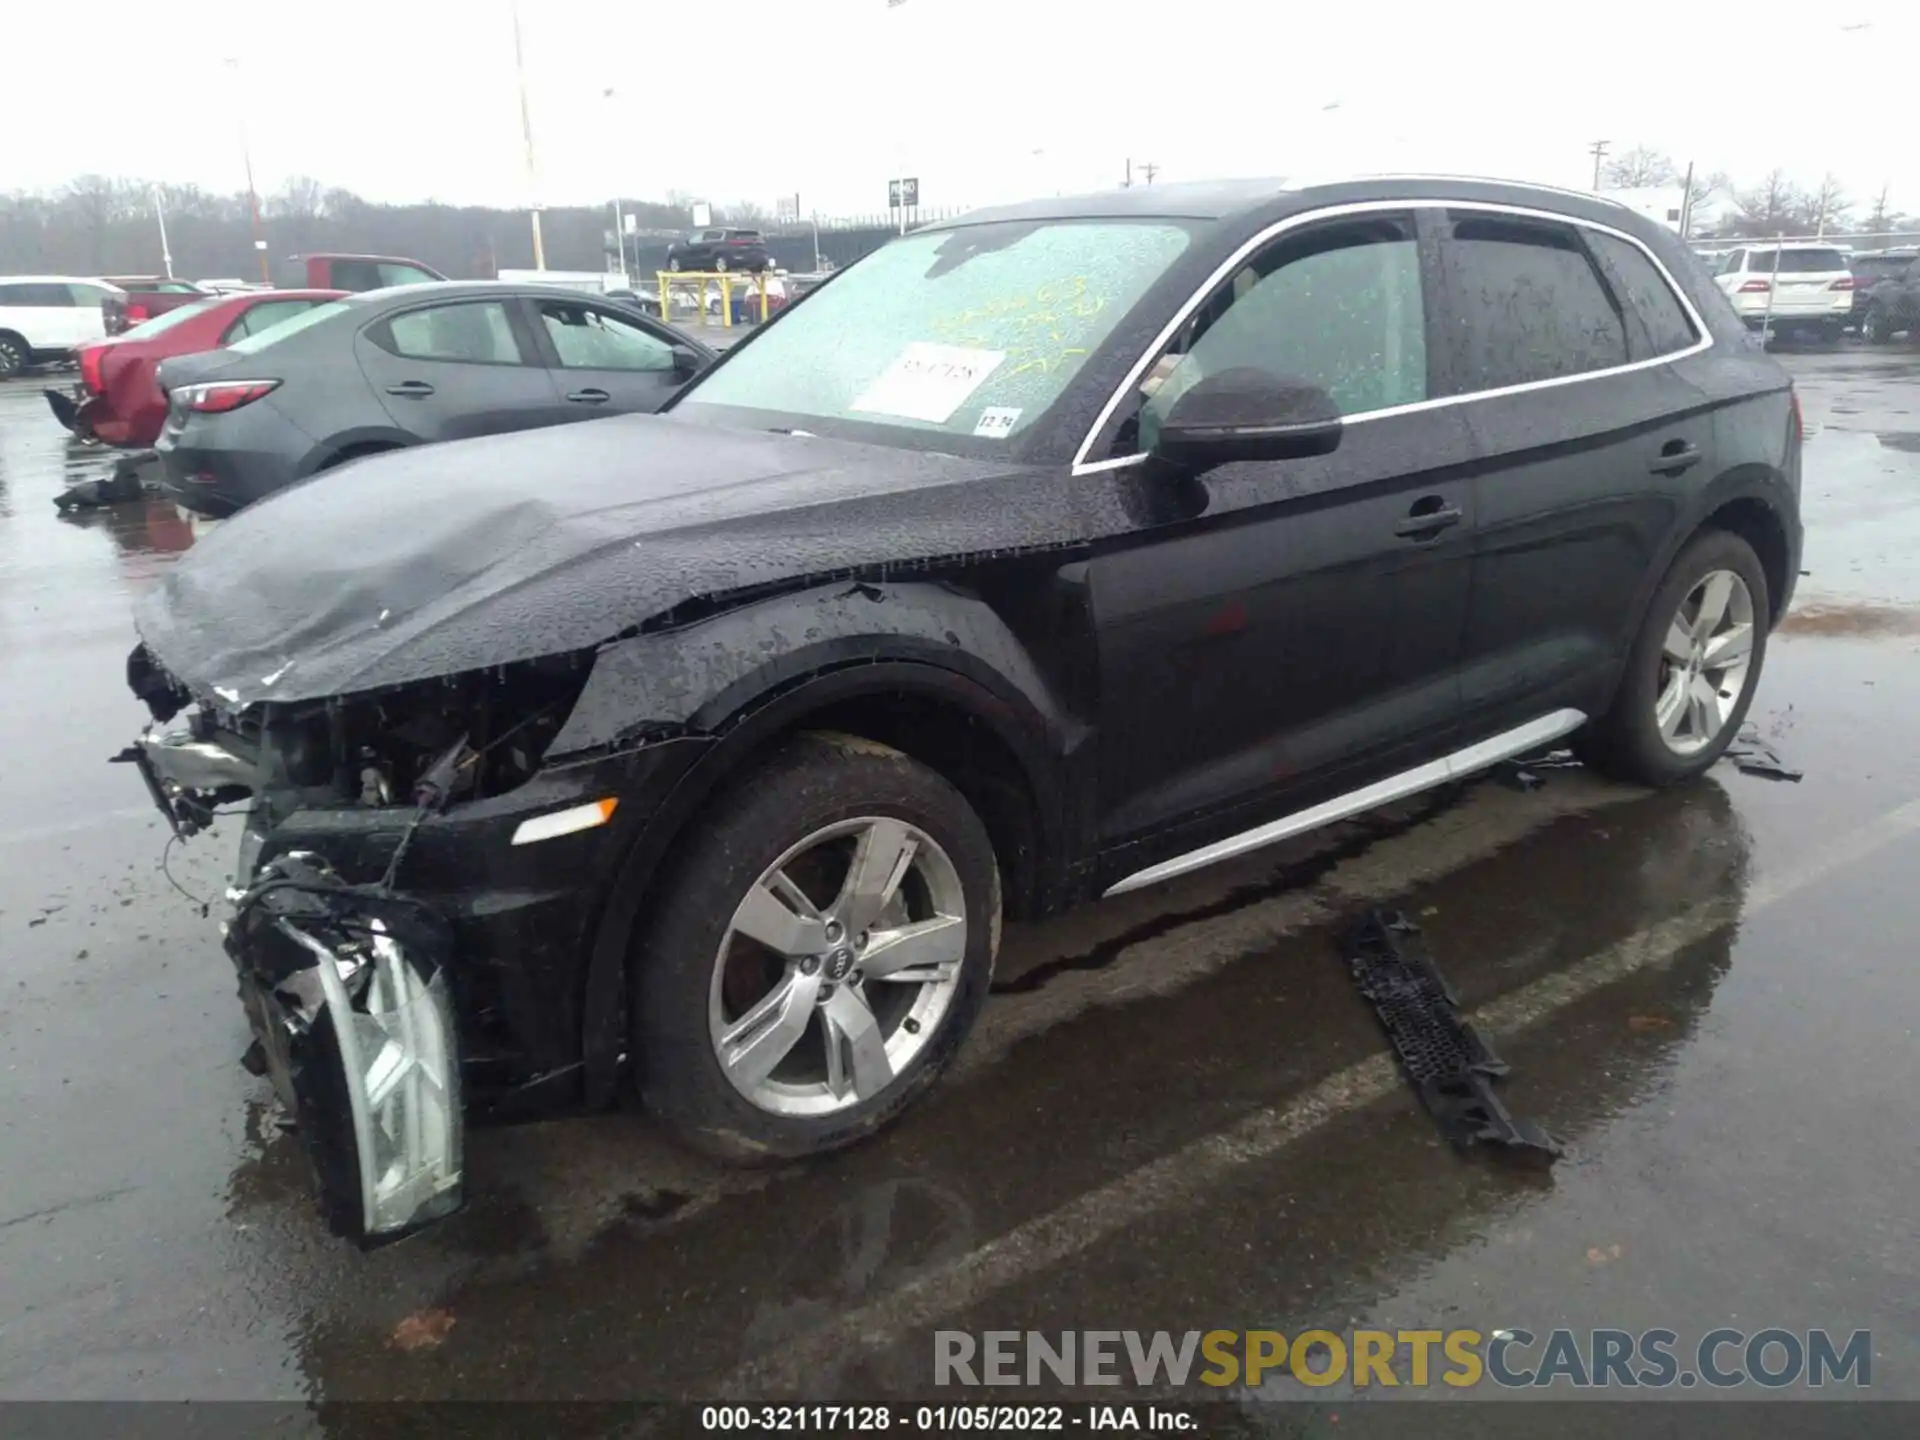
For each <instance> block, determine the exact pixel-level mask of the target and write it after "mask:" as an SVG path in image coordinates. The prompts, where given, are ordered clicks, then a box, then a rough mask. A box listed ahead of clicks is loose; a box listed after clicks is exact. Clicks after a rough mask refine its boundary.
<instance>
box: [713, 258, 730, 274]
mask: <svg viewBox="0 0 1920 1440" xmlns="http://www.w3.org/2000/svg"><path fill="white" fill-rule="evenodd" d="M713 269H714V273H715V274H718V275H724V274H726V273H727V257H726V256H724V255H721V256H717V257H716V258H715V259H714V262H713Z"/></svg>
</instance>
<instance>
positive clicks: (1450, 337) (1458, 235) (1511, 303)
mask: <svg viewBox="0 0 1920 1440" xmlns="http://www.w3.org/2000/svg"><path fill="white" fill-rule="evenodd" d="M1448 229H1449V234H1448V235H1447V238H1446V239H1445V241H1444V242H1443V243H1442V246H1441V266H1442V269H1443V271H1444V273H1445V275H1446V277H1447V322H1446V324H1447V333H1446V344H1447V346H1448V349H1449V353H1450V356H1451V359H1452V362H1453V367H1452V368H1453V375H1454V391H1455V393H1456V394H1463V395H1470V394H1473V393H1474V392H1475V391H1481V390H1500V389H1504V388H1506V387H1508V386H1511V385H1526V384H1530V383H1533V382H1536V381H1540V380H1559V379H1564V378H1566V377H1567V376H1570V375H1585V374H1588V373H1590V372H1591V371H1595V370H1605V369H1607V368H1609V367H1611V366H1615V365H1624V364H1625V363H1626V361H1627V336H1626V327H1625V325H1624V324H1622V322H1621V318H1620V312H1619V311H1618V310H1617V309H1616V308H1615V304H1614V300H1613V296H1612V295H1611V294H1610V293H1609V291H1608V290H1607V287H1606V283H1605V282H1604V281H1603V280H1602V279H1601V277H1600V272H1599V271H1598V270H1596V269H1595V268H1594V264H1593V261H1592V260H1591V259H1590V258H1589V257H1588V255H1587V252H1586V249H1585V247H1584V246H1583V245H1582V244H1581V241H1580V237H1579V235H1577V234H1576V233H1575V232H1574V229H1573V227H1572V226H1570V225H1559V224H1554V223H1552V222H1549V221H1538V220H1526V219H1520V218H1513V217H1508V216H1504V215H1498V216H1496V215H1473V214H1461V213H1456V214H1454V215H1453V216H1451V217H1450V224H1449V227H1448Z"/></svg>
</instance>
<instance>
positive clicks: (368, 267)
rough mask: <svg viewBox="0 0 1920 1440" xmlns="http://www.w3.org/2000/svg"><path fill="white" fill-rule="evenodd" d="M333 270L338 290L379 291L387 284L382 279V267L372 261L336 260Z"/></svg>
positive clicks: (335, 287)
mask: <svg viewBox="0 0 1920 1440" xmlns="http://www.w3.org/2000/svg"><path fill="white" fill-rule="evenodd" d="M332 269H333V288H334V289H336V290H356V291H365V290H378V289H380V288H381V287H382V286H383V285H384V284H385V283H386V282H385V281H383V280H381V278H380V267H379V266H378V265H375V264H374V263H373V262H372V261H370V260H336V261H334V262H333V266H332Z"/></svg>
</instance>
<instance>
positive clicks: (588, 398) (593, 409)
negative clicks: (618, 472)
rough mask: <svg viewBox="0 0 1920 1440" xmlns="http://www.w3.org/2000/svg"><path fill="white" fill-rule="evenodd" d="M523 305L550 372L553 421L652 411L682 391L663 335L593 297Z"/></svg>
mask: <svg viewBox="0 0 1920 1440" xmlns="http://www.w3.org/2000/svg"><path fill="white" fill-rule="evenodd" d="M527 305H528V308H529V309H530V310H531V311H532V314H533V320H534V337H535V339H536V341H537V342H538V343H539V345H540V347H541V359H542V361H543V362H544V363H545V364H547V365H548V366H550V367H552V381H553V393H554V398H555V409H554V415H553V418H554V420H555V421H556V422H558V423H562V424H564V423H565V422H567V421H570V420H590V419H592V418H593V417H594V416H596V415H627V414H633V413H635V412H651V411H654V410H658V409H659V408H660V406H661V404H662V402H664V401H665V400H666V398H667V397H668V396H669V395H671V394H672V393H673V392H674V391H675V390H677V389H679V388H680V384H681V382H682V380H683V378H684V377H683V376H682V375H681V374H680V372H679V371H678V370H676V369H675V368H674V363H673V343H674V342H673V341H672V340H671V339H670V338H668V333H667V332H666V331H664V330H659V329H656V328H655V327H653V326H651V325H649V324H647V323H646V322H645V321H644V320H642V319H640V318H639V317H638V316H634V315H625V314H622V313H620V312H619V311H617V310H614V309H613V308H612V307H610V306H606V305H595V304H594V303H593V302H592V301H590V300H571V299H568V300H562V299H545V298H542V299H533V300H529V301H528V302H527Z"/></svg>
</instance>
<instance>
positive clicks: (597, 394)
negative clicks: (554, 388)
mask: <svg viewBox="0 0 1920 1440" xmlns="http://www.w3.org/2000/svg"><path fill="white" fill-rule="evenodd" d="M612 398H613V396H611V395H609V394H608V393H607V392H606V391H604V390H594V389H587V390H576V391H574V392H573V393H572V394H571V395H569V396H567V399H569V400H571V401H573V403H574V404H576V405H604V404H606V403H607V401H609V400H611V399H612Z"/></svg>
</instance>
